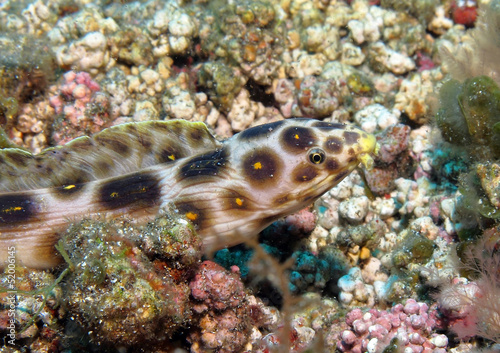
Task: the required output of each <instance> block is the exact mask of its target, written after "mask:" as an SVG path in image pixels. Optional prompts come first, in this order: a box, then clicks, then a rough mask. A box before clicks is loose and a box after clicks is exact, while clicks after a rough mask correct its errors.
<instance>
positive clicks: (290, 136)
mask: <svg viewBox="0 0 500 353" xmlns="http://www.w3.org/2000/svg"><path fill="white" fill-rule="evenodd" d="M315 142H316V136H315V135H314V133H313V131H312V130H311V129H309V128H307V127H299V126H291V127H289V128H286V129H285V130H284V131H283V134H282V135H281V143H282V145H283V147H284V148H285V149H287V150H289V151H304V150H306V149H308V148H311V147H312V146H313V144H314V143H315Z"/></svg>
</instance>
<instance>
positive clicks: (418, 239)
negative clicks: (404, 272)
mask: <svg viewBox="0 0 500 353" xmlns="http://www.w3.org/2000/svg"><path fill="white" fill-rule="evenodd" d="M433 252H434V243H433V242H432V240H429V239H427V238H426V237H424V236H423V235H421V234H420V233H418V232H409V233H408V234H407V235H406V236H405V237H404V239H403V240H402V241H401V242H400V243H399V245H398V247H397V249H396V250H395V251H394V253H393V254H392V263H393V265H394V266H395V267H397V268H407V267H408V265H410V264H412V263H425V262H427V261H428V260H429V259H430V258H431V256H432V254H433Z"/></svg>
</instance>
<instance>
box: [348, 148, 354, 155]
mask: <svg viewBox="0 0 500 353" xmlns="http://www.w3.org/2000/svg"><path fill="white" fill-rule="evenodd" d="M347 154H348V155H349V156H354V155H355V154H356V152H355V151H354V148H352V147H350V148H349V149H348V150H347Z"/></svg>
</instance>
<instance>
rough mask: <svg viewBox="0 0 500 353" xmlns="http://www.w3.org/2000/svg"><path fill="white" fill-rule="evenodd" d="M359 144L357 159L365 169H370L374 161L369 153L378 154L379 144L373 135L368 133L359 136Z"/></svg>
mask: <svg viewBox="0 0 500 353" xmlns="http://www.w3.org/2000/svg"><path fill="white" fill-rule="evenodd" d="M359 146H360V147H361V153H359V154H358V156H357V160H358V161H359V162H361V163H362V164H363V166H364V167H365V168H366V170H372V169H373V164H374V161H373V158H372V156H371V155H372V154H373V155H377V154H378V152H379V150H380V144H379V143H378V142H377V140H376V138H375V136H373V135H368V136H366V137H363V138H361V141H359Z"/></svg>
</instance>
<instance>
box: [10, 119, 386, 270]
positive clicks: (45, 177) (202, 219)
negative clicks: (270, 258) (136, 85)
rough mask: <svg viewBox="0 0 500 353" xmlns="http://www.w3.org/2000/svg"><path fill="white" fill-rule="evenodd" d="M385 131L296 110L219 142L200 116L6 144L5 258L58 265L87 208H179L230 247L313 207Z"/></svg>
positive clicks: (97, 211) (210, 241)
mask: <svg viewBox="0 0 500 353" xmlns="http://www.w3.org/2000/svg"><path fill="white" fill-rule="evenodd" d="M376 150H377V143H376V140H375V137H374V136H373V135H370V134H368V133H366V132H364V131H362V130H360V129H357V128H355V127H351V126H348V125H343V124H335V123H326V122H321V121H317V120H311V119H287V120H283V121H278V122H274V123H269V124H265V125H260V126H256V127H253V128H250V129H248V130H245V131H243V132H241V133H239V134H236V135H234V136H233V137H232V138H230V139H228V140H226V141H223V142H220V141H218V140H216V139H215V138H214V137H213V136H212V135H211V134H210V133H209V131H208V130H207V128H206V126H205V125H204V124H202V123H194V122H187V121H183V120H171V121H155V122H145V123H129V124H123V125H118V126H115V127H111V128H108V129H106V130H104V131H102V132H100V133H98V134H96V135H94V136H93V137H82V138H78V139H76V140H73V141H71V142H69V143H68V144H66V145H64V146H62V147H56V148H50V149H47V150H45V151H44V152H42V153H41V154H39V155H32V154H30V153H28V152H25V151H22V150H19V149H4V150H0V168H1V170H0V267H3V266H5V265H6V262H7V250H6V249H8V248H10V247H14V248H15V253H16V258H17V261H18V263H22V264H23V265H24V266H27V267H33V268H50V267H53V266H55V265H57V264H58V263H59V262H60V261H61V260H60V257H59V256H57V252H56V250H55V248H54V245H55V244H56V243H57V241H58V240H59V239H60V236H61V234H63V233H64V231H65V229H66V228H67V227H68V225H69V224H70V223H71V222H77V221H79V220H82V219H84V218H86V217H93V216H96V217H104V218H111V219H113V218H117V217H127V218H132V219H134V220H136V221H137V222H147V221H149V220H151V219H153V218H154V217H155V216H156V215H157V213H158V212H159V210H160V209H162V208H164V207H172V206H174V207H175V209H177V210H178V211H179V212H180V213H181V214H182V215H184V216H185V217H186V218H187V219H188V220H190V221H191V222H192V223H193V224H194V225H195V227H196V229H197V231H198V234H199V235H201V236H202V237H203V242H204V245H206V246H207V247H208V248H211V247H213V246H219V247H220V246H230V245H235V244H236V243H239V242H241V241H242V239H244V237H247V236H252V235H255V234H257V233H258V232H260V231H261V230H262V229H264V228H265V227H266V226H268V225H269V224H270V223H272V222H273V221H275V220H276V219H278V218H280V217H282V216H285V215H288V214H290V213H293V212H295V211H297V210H299V209H301V208H304V207H306V206H307V205H309V204H311V203H312V202H313V201H314V200H316V199H317V198H318V197H320V196H321V195H322V194H324V193H325V192H326V191H328V190H329V189H330V188H332V187H333V186H334V185H336V184H338V183H339V182H340V181H341V180H342V179H343V178H344V177H345V176H346V175H348V174H349V173H350V172H351V171H352V170H353V169H354V168H355V167H357V166H358V164H359V163H360V162H361V163H363V164H365V166H367V167H370V164H371V163H373V160H372V159H371V157H370V154H373V153H375V152H376Z"/></svg>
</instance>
